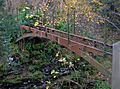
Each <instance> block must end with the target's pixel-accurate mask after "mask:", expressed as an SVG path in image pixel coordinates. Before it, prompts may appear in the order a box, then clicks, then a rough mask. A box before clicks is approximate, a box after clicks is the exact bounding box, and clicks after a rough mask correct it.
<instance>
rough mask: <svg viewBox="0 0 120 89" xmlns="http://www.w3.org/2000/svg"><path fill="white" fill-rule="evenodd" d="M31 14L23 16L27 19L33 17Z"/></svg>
mask: <svg viewBox="0 0 120 89" xmlns="http://www.w3.org/2000/svg"><path fill="white" fill-rule="evenodd" d="M33 16H34V15H32V14H31V15H29V14H27V15H26V16H25V18H26V19H28V18H33Z"/></svg>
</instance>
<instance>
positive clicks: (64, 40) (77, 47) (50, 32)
mask: <svg viewBox="0 0 120 89" xmlns="http://www.w3.org/2000/svg"><path fill="white" fill-rule="evenodd" d="M21 29H23V30H29V31H31V32H32V33H25V34H24V35H23V36H22V37H20V38H18V39H17V42H18V41H19V40H21V39H24V38H27V37H39V38H46V39H49V40H51V41H54V42H57V43H58V44H60V45H63V46H64V47H66V48H68V49H69V50H71V51H73V52H75V53H76V54H77V55H79V56H81V57H83V58H84V59H85V60H86V61H88V62H89V63H90V64H91V65H93V66H94V67H95V68H97V69H98V70H99V71H100V72H101V73H103V74H104V75H106V76H108V77H110V76H111V71H108V69H106V68H105V67H104V66H103V65H102V64H100V63H99V62H97V61H96V60H95V59H94V58H92V57H91V56H90V55H89V53H93V54H95V55H101V56H103V55H104V54H107V55H109V56H110V57H111V56H112V53H111V50H112V46H111V45H108V44H104V43H103V42H100V41H97V40H92V39H89V38H86V37H81V36H78V35H74V34H70V35H69V36H70V39H69V40H68V34H67V32H64V31H59V30H56V29H53V28H47V27H42V26H41V27H40V30H39V29H36V28H32V27H28V26H21ZM41 30H42V31H41ZM103 46H105V47H106V48H107V51H104V47H103Z"/></svg>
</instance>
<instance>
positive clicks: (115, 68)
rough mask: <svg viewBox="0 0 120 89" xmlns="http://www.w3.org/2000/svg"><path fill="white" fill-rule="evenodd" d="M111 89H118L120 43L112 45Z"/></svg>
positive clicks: (119, 84)
mask: <svg viewBox="0 0 120 89" xmlns="http://www.w3.org/2000/svg"><path fill="white" fill-rule="evenodd" d="M112 89H120V42H118V43H115V44H113V61H112Z"/></svg>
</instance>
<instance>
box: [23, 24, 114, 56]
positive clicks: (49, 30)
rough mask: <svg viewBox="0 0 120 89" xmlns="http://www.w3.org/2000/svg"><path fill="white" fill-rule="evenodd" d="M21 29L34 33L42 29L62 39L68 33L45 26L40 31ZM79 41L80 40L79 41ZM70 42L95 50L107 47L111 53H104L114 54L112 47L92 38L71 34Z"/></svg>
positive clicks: (29, 28)
mask: <svg viewBox="0 0 120 89" xmlns="http://www.w3.org/2000/svg"><path fill="white" fill-rule="evenodd" d="M25 28H26V29H25ZM21 29H25V30H30V31H32V32H37V31H39V29H40V30H43V31H45V32H46V33H52V34H55V35H59V36H60V37H64V38H67V32H64V31H60V30H56V29H54V28H48V27H45V26H40V27H39V29H38V28H32V27H29V26H24V25H23V26H21ZM73 36H74V37H76V38H75V39H71V37H73ZM77 39H79V41H78V40H77ZM70 40H75V41H76V42H79V43H80V42H81V43H83V44H85V45H89V46H93V47H95V48H98V47H97V46H98V45H101V46H105V47H106V48H107V49H109V51H103V52H105V53H106V54H108V55H112V52H111V51H112V45H109V44H105V43H104V42H101V41H97V40H94V39H90V38H87V37H82V36H79V35H74V34H72V33H70ZM89 41H90V42H92V44H93V45H90V44H88V43H89ZM85 42H86V43H85ZM98 49H101V48H98ZM101 50H103V49H101Z"/></svg>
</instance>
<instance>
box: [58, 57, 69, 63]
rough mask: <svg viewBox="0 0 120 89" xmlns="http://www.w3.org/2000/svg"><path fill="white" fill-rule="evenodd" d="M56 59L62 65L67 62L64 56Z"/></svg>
mask: <svg viewBox="0 0 120 89" xmlns="http://www.w3.org/2000/svg"><path fill="white" fill-rule="evenodd" d="M58 61H59V62H61V63H63V65H65V64H68V62H67V60H66V58H60V59H59V60H58Z"/></svg>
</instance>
